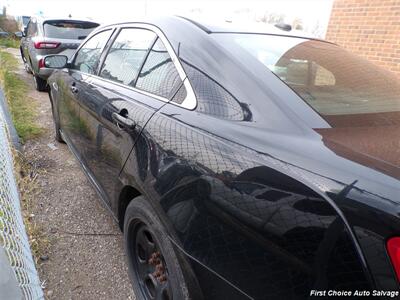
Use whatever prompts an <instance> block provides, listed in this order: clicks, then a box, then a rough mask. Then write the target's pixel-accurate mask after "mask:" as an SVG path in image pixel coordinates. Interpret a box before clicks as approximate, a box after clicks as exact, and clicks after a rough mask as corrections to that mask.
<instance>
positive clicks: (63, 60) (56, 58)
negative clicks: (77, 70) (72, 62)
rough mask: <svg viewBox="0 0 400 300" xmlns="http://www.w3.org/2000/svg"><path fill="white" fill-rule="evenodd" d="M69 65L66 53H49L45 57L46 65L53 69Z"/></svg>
mask: <svg viewBox="0 0 400 300" xmlns="http://www.w3.org/2000/svg"><path fill="white" fill-rule="evenodd" d="M67 65H68V57H66V56H65V55H49V56H46V57H45V58H44V66H45V67H46V68H52V69H63V68H65V67H66V66H67Z"/></svg>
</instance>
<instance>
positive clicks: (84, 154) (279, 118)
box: [44, 17, 400, 299]
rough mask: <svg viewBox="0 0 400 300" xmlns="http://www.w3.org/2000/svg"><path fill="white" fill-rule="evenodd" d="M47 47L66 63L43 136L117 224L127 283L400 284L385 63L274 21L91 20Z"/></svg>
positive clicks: (222, 287) (277, 295)
mask: <svg viewBox="0 0 400 300" xmlns="http://www.w3.org/2000/svg"><path fill="white" fill-rule="evenodd" d="M44 64H45V65H46V66H47V67H48V68H59V69H62V70H57V71H55V72H54V73H53V74H52V75H51V77H50V78H49V85H50V91H49V95H50V100H51V104H52V111H53V117H54V124H55V130H56V139H57V140H58V141H65V142H66V143H67V145H68V146H69V148H70V149H71V151H72V153H74V155H75V156H76V157H77V159H78V161H79V162H80V164H81V165H82V167H83V170H84V172H85V173H86V174H87V175H88V178H89V180H90V181H91V182H92V183H93V186H94V187H95V189H96V190H97V191H98V192H99V195H101V199H102V201H103V202H104V203H105V204H106V206H107V207H108V208H109V209H110V211H111V212H112V214H113V216H114V218H115V220H116V221H117V222H118V223H119V225H120V227H121V229H122V230H123V233H124V238H125V248H126V253H127V257H128V265H129V273H130V277H131V280H132V285H133V288H134V291H135V295H136V298H137V299H308V298H313V297H314V296H315V297H317V296H320V297H324V295H323V293H326V295H325V296H327V295H328V292H327V291H333V292H332V293H337V295H338V297H339V298H341V297H344V296H349V295H350V296H351V297H353V298H357V297H358V296H359V294H358V293H361V292H363V291H366V292H368V293H370V296H372V294H373V295H374V296H376V297H377V298H379V297H381V298H385V297H386V296H388V295H389V293H390V295H394V296H395V297H397V296H399V295H398V293H399V276H400V256H399V251H400V250H399V249H400V217H399V216H400V199H399V195H400V181H399V179H400V169H399V164H400V161H399V157H400V150H399V149H400V147H399V140H400V127H399V126H400V121H399V120H400V99H399V96H400V83H399V80H398V79H397V78H396V77H395V76H394V75H392V74H391V73H389V72H388V71H385V70H382V69H380V68H379V67H377V66H375V65H373V64H371V63H369V62H368V61H366V60H364V59H361V58H359V57H357V56H355V55H353V54H351V53H349V52H347V51H346V50H344V49H342V48H340V47H339V46H337V45H335V44H332V43H329V42H325V41H322V40H316V39H312V38H305V37H301V36H292V35H291V33H290V32H286V31H282V30H279V29H277V28H275V29H271V31H268V32H265V31H257V30H255V29H241V28H236V27H235V26H234V25H233V24H232V25H221V26H213V25H209V24H206V23H199V22H196V21H193V20H190V19H185V18H181V17H163V18H158V19H152V20H147V21H145V22H132V23H121V24H114V25H109V26H105V27H101V28H99V29H97V30H96V31H95V32H92V33H91V35H90V36H89V37H88V38H87V39H86V40H85V42H84V43H83V44H82V45H81V46H80V48H79V49H78V50H77V52H76V53H75V55H74V56H73V57H72V58H71V59H69V60H68V58H67V57H65V56H62V55H51V56H48V57H46V59H45V61H44ZM61 175H62V174H60V176H61ZM374 290H375V291H374ZM324 291H325V292H324ZM349 293H350V294H349ZM331 295H332V294H331ZM396 295H397V296H396ZM351 297H350V298H351Z"/></svg>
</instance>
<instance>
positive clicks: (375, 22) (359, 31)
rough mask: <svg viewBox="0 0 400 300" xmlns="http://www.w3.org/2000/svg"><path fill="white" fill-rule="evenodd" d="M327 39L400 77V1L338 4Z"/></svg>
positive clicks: (338, 1) (348, 0) (358, 0)
mask: <svg viewBox="0 0 400 300" xmlns="http://www.w3.org/2000/svg"><path fill="white" fill-rule="evenodd" d="M326 39H327V40H329V41H332V42H335V43H337V44H339V45H341V46H342V47H344V48H346V49H348V50H350V51H351V52H353V53H356V54H358V55H361V56H363V57H365V58H367V59H369V60H370V61H372V62H374V63H376V64H378V65H380V66H382V67H384V68H386V69H388V70H391V71H393V72H395V73H396V74H398V75H399V76H400V0H334V3H333V7H332V13H331V18H330V21H329V25H328V31H327V34H326Z"/></svg>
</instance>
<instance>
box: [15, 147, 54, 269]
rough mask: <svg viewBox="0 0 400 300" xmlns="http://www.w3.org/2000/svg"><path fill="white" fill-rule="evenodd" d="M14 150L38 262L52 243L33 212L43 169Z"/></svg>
mask: <svg viewBox="0 0 400 300" xmlns="http://www.w3.org/2000/svg"><path fill="white" fill-rule="evenodd" d="M13 152H14V153H13V154H14V162H15V163H14V168H15V173H16V177H17V183H18V188H19V192H20V197H21V205H22V214H23V218H24V224H25V228H26V232H27V234H28V237H29V243H30V246H31V250H32V254H33V256H34V258H35V262H36V264H38V262H39V259H40V257H41V256H42V255H45V254H46V253H47V252H48V247H49V245H50V241H49V239H48V237H47V236H46V235H45V234H44V231H43V229H42V228H41V227H40V226H39V225H38V224H37V223H36V222H35V221H34V215H32V213H31V212H32V206H33V202H34V201H35V197H36V196H37V195H38V194H39V193H40V187H39V186H38V184H37V177H38V176H39V173H40V171H41V170H38V169H36V168H35V167H34V165H32V163H30V162H28V160H26V159H25V157H24V156H23V154H21V153H19V152H17V151H15V150H14V151H13Z"/></svg>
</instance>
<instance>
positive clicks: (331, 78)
mask: <svg viewBox="0 0 400 300" xmlns="http://www.w3.org/2000/svg"><path fill="white" fill-rule="evenodd" d="M215 38H216V40H217V41H219V42H220V43H221V45H223V47H226V48H227V50H228V51H232V50H233V49H238V48H239V49H242V50H244V52H238V51H232V53H234V54H235V55H240V57H239V59H240V60H241V61H245V60H246V55H247V54H249V55H251V56H253V57H254V58H256V59H257V60H258V61H259V62H260V63H261V64H263V65H264V66H265V67H266V68H268V69H269V70H270V71H272V72H273V73H274V74H275V75H276V76H278V77H279V78H280V79H281V80H282V81H284V82H285V83H286V84H287V85H288V86H289V87H290V88H292V89H293V90H294V91H295V92H296V93H297V94H298V95H299V96H300V97H301V98H302V99H303V100H304V101H305V102H307V103H308V104H309V105H310V106H311V107H312V108H314V110H316V111H317V112H318V113H319V114H320V115H321V116H323V117H324V118H325V119H326V120H327V121H328V122H329V123H330V124H331V125H332V126H342V125H344V124H346V125H348V123H349V122H348V120H351V123H352V124H353V125H360V124H367V123H368V124H374V125H378V124H383V123H384V124H388V123H389V124H390V123H393V122H399V121H398V120H399V116H400V80H399V78H398V77H396V76H395V75H394V74H392V73H390V72H389V71H386V70H384V69H382V68H380V67H378V66H376V65H374V64H372V63H370V62H369V61H367V60H365V59H362V58H360V57H358V56H356V55H353V54H352V53H350V52H348V51H346V50H344V49H342V48H340V47H338V46H336V45H333V44H330V43H325V42H321V41H315V40H307V39H302V38H294V37H290V38H288V37H282V36H273V35H261V34H216V35H215ZM239 53H240V54H239ZM246 53H247V54H246ZM396 124H397V123H396Z"/></svg>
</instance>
